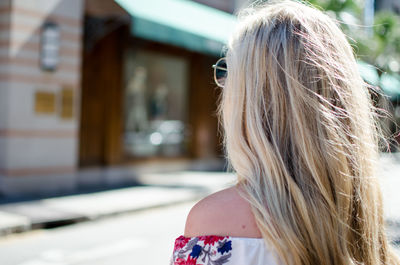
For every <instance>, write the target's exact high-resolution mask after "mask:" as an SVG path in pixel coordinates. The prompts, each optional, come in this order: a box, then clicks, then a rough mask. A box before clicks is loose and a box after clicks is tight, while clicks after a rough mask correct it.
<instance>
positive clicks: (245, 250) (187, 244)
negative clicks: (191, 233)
mask: <svg viewBox="0 0 400 265" xmlns="http://www.w3.org/2000/svg"><path fill="white" fill-rule="evenodd" d="M185 264H190V265H196V264H199V265H200V264H204V265H222V264H224V265H278V264H280V263H278V262H277V258H275V256H274V251H273V250H272V249H271V247H270V246H267V245H266V244H265V241H264V239H262V238H246V237H230V236H225V237H221V236H212V235H210V236H199V237H184V236H180V237H178V238H177V239H176V240H175V246H174V251H173V255H172V258H171V262H170V265H185Z"/></svg>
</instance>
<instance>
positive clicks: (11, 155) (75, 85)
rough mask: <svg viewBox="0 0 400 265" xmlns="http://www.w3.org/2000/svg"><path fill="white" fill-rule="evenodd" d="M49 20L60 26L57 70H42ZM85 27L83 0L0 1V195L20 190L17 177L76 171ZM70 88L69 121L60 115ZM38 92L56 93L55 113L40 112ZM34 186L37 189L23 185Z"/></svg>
mask: <svg viewBox="0 0 400 265" xmlns="http://www.w3.org/2000/svg"><path fill="white" fill-rule="evenodd" d="M45 21H51V22H54V23H56V24H58V26H59V28H60V34H61V38H60V50H59V54H60V57H59V58H60V63H59V65H58V68H57V70H56V71H54V72H48V71H43V70H42V69H41V68H40V66H39V58H40V50H39V49H40V32H41V27H42V25H43V23H44V22H45ZM82 23H83V0H2V1H0V62H1V63H0V181H1V183H0V184H2V185H1V186H0V192H3V193H8V192H11V188H10V187H11V186H12V187H13V189H18V187H17V186H18V185H17V186H15V185H14V184H10V183H13V181H12V180H13V179H15V178H19V180H18V182H20V183H24V182H23V181H21V179H23V178H29V177H34V176H42V175H51V174H65V173H71V172H73V171H74V170H75V169H76V166H77V146H78V124H79V122H78V118H79V113H78V111H79V110H78V105H79V95H80V71H81V70H80V64H81V49H82V34H83V32H82V31H83V26H82ZM65 88H68V89H72V90H73V94H74V116H73V118H68V119H65V118H62V117H61V116H60V107H61V91H62V89H65ZM38 91H43V92H50V93H52V94H54V95H55V106H56V108H55V111H54V112H51V113H46V114H43V113H37V112H35V94H36V93H37V92H38ZM63 181H64V182H65V181H73V180H68V179H65V178H64V180H63ZM26 183H28V182H26ZM6 184H7V185H11V186H9V187H7V185H6ZM64 184H65V183H64ZM54 185H57V183H54ZM60 185H62V182H61V183H60ZM22 186H23V185H22ZM31 186H32V185H31ZM66 186H68V185H66ZM30 188H31V189H35V187H33V186H32V187H25V186H24V187H21V189H30ZM53 188H54V187H53Z"/></svg>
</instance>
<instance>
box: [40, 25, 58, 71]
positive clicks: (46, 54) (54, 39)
mask: <svg viewBox="0 0 400 265" xmlns="http://www.w3.org/2000/svg"><path fill="white" fill-rule="evenodd" d="M41 33H42V34H41V40H40V67H41V68H42V70H45V71H55V70H56V69H57V66H58V63H59V50H60V28H59V26H58V25H57V24H55V23H53V22H45V23H44V24H43V26H42V32H41Z"/></svg>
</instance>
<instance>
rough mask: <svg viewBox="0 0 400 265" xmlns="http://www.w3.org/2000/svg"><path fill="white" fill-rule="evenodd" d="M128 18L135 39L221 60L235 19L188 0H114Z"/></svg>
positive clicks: (227, 14)
mask: <svg viewBox="0 0 400 265" xmlns="http://www.w3.org/2000/svg"><path fill="white" fill-rule="evenodd" d="M115 1H116V2H117V3H118V4H119V5H120V6H122V7H123V8H124V9H125V10H126V11H127V12H128V13H129V14H130V15H131V16H132V25H131V32H132V34H133V35H134V36H137V37H140V38H144V39H148V40H153V41H157V42H162V43H167V44H172V45H175V46H179V47H183V48H186V49H188V50H191V51H196V52H201V53H206V54H211V55H216V56H220V55H221V50H222V48H223V46H224V45H225V44H226V43H227V40H228V38H229V36H230V34H231V33H232V31H233V29H234V27H235V25H236V17H235V16H233V15H231V14H229V13H225V12H222V11H220V10H217V9H214V8H211V7H208V6H205V5H202V4H199V3H196V2H193V1H188V0H115Z"/></svg>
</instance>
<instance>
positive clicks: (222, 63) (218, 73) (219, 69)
mask: <svg viewBox="0 0 400 265" xmlns="http://www.w3.org/2000/svg"><path fill="white" fill-rule="evenodd" d="M212 68H214V81H215V83H216V84H217V86H219V87H224V86H225V80H226V77H227V74H228V68H227V65H226V58H225V57H223V58H221V59H219V60H218V61H217V62H216V63H215V64H214V65H213V66H212Z"/></svg>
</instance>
